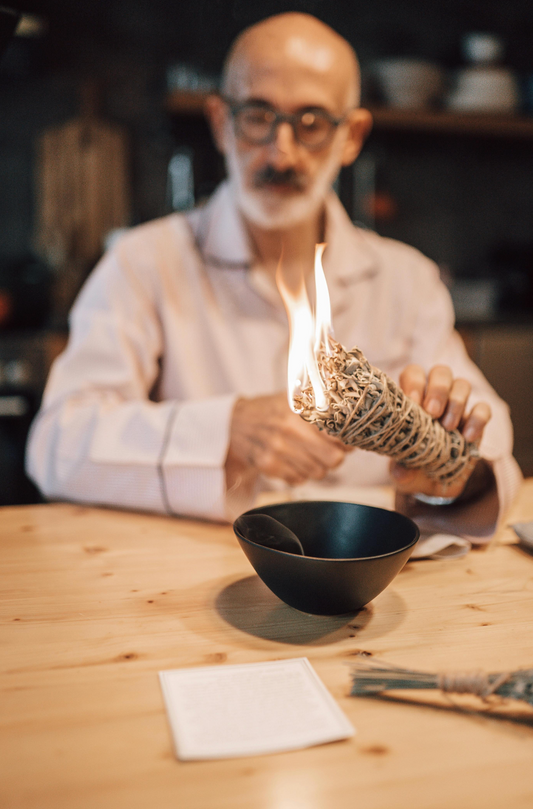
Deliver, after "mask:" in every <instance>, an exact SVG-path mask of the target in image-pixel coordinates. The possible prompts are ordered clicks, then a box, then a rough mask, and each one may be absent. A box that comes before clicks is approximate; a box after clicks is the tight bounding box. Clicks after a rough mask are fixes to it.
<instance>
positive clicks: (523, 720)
mask: <svg viewBox="0 0 533 809" xmlns="http://www.w3.org/2000/svg"><path fill="white" fill-rule="evenodd" d="M360 698H361V699H375V700H379V701H380V702H391V703H394V704H395V705H408V706H411V707H417V708H425V709H429V710H431V711H440V712H441V713H450V712H451V713H457V714H459V716H464V717H466V718H468V719H473V720H474V721H478V722H481V723H484V722H491V721H495V722H500V723H503V724H504V725H505V724H506V723H510V726H511V727H512V726H515V727H516V726H517V725H518V726H522V727H524V728H528V729H529V730H532V729H533V711H532V710H531V708H529V706H528V705H527V704H526V703H523V702H519V701H517V700H501V701H499V700H497V699H496V700H494V701H493V702H489V703H487V704H486V705H484V704H483V702H482V701H481V700H478V699H477V698H476V697H471V696H463V697H459V696H458V695H456V694H453V695H449V696H448V697H446V696H445V695H443V696H442V697H441V696H440V695H439V696H436V700H439V701H438V702H437V701H435V702H434V701H432V699H431V698H425V699H424V698H422V697H421V698H420V699H416V698H410V697H405V696H395V695H394V694H373V695H368V696H365V697H359V696H358V697H356V699H360ZM529 736H530V734H529V733H528V737H529Z"/></svg>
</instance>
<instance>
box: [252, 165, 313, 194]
mask: <svg viewBox="0 0 533 809" xmlns="http://www.w3.org/2000/svg"><path fill="white" fill-rule="evenodd" d="M253 184H254V188H263V187H264V186H269V185H285V186H287V185H288V186H290V187H291V188H294V190H295V191H305V189H306V187H307V182H306V179H305V177H304V176H303V175H302V174H299V173H298V172H297V171H295V169H292V168H289V169H285V170H284V171H278V169H275V168H274V167H273V166H271V165H269V164H267V165H266V166H263V168H261V169H259V170H258V171H257V172H256V174H255V176H254V180H253Z"/></svg>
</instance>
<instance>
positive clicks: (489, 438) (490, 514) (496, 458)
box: [411, 257, 522, 543]
mask: <svg viewBox="0 0 533 809" xmlns="http://www.w3.org/2000/svg"><path fill="white" fill-rule="evenodd" d="M421 260H422V261H423V262H424V264H425V265H426V266H425V268H423V269H424V272H423V273H421V274H418V275H417V277H416V297H417V298H418V306H417V316H416V321H415V323H414V328H413V332H412V334H413V344H412V360H411V361H412V362H414V363H417V364H420V365H422V367H423V368H424V369H425V370H426V371H428V370H429V369H430V368H431V367H432V366H433V365H437V364H443V365H448V366H450V368H451V369H452V371H453V374H454V377H456V378H459V377H460V378H464V379H467V380H468V381H469V382H470V384H471V386H472V392H471V395H470V398H469V401H468V410H471V409H472V407H473V406H474V404H475V403H476V402H479V401H485V402H487V403H488V404H489V405H490V408H491V412H492V416H491V419H490V421H489V423H488V424H487V427H486V428H485V431H484V434H483V438H482V441H481V445H480V454H481V456H482V457H483V458H484V459H485V460H486V461H487V462H488V463H489V464H490V466H491V467H492V471H493V473H494V481H495V485H494V486H493V487H492V489H490V490H489V491H487V492H486V493H485V494H484V495H482V496H480V497H479V498H477V499H475V500H472V501H471V502H468V501H467V502H464V503H460V502H459V503H457V504H454V505H451V506H443V507H431V506H430V507H422V506H418V505H417V506H416V509H417V511H418V513H419V515H420V517H419V518H417V522H419V524H420V526H421V528H423V529H424V530H447V531H452V532H454V533H457V534H461V535H463V536H466V537H467V538H468V539H470V541H472V542H474V543H476V542H477V543H480V542H485V541H488V540H489V539H490V537H491V536H492V535H493V534H494V531H495V530H496V528H497V525H498V523H499V521H501V519H502V518H503V516H504V515H505V513H506V512H507V510H508V508H509V507H510V505H511V503H512V501H513V500H514V498H515V497H516V494H517V492H518V489H519V487H520V483H521V481H522V475H521V472H520V468H519V466H518V464H517V462H516V460H515V459H514V458H513V455H512V450H513V428H512V423H511V417H510V412H509V407H508V405H507V404H506V403H505V402H504V401H503V400H502V399H501V398H500V397H499V396H498V394H497V393H496V391H495V390H494V389H493V388H492V386H491V385H490V384H489V383H488V381H487V380H486V379H485V377H484V376H483V374H482V373H481V371H480V370H479V368H478V367H477V366H476V365H475V364H474V363H473V362H472V360H471V359H470V358H469V356H468V354H467V352H466V349H465V347H464V343H463V341H462V339H461V337H460V335H459V334H458V333H457V331H456V330H455V328H454V319H455V316H454V311H453V304H452V302H451V298H450V295H449V293H448V290H447V289H446V287H445V286H444V284H443V283H442V282H441V281H440V278H439V273H438V269H437V267H436V266H435V265H434V264H433V262H431V261H429V260H428V259H425V258H424V259H422V257H421Z"/></svg>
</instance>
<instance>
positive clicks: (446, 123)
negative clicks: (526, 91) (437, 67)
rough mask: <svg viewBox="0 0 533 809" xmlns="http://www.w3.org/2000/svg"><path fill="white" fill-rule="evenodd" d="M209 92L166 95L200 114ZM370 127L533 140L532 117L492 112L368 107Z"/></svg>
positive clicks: (175, 105) (173, 106) (178, 110)
mask: <svg viewBox="0 0 533 809" xmlns="http://www.w3.org/2000/svg"><path fill="white" fill-rule="evenodd" d="M208 95H209V93H205V92H196V91H188V90H174V91H172V92H171V93H169V94H168V95H167V98H166V104H165V106H166V109H167V111H168V112H169V113H170V114H171V115H202V114H203V111H204V104H205V100H206V98H207V97H208ZM370 111H371V112H372V115H373V117H374V129H375V130H376V131H379V132H389V131H390V132H413V133H424V132H427V133H428V134H434V135H470V136H474V137H489V138H509V139H511V140H514V139H518V140H533V117H532V118H526V117H525V116H519V115H503V114H502V115H495V114H494V113H492V114H491V113H474V112H463V113H460V112H449V111H444V110H404V109H392V108H388V107H371V108H370Z"/></svg>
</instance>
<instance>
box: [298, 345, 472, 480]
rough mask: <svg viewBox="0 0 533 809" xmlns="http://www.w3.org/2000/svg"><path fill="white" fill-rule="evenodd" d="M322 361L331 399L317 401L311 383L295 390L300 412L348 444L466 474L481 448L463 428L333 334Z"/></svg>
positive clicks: (440, 475) (436, 470)
mask: <svg viewBox="0 0 533 809" xmlns="http://www.w3.org/2000/svg"><path fill="white" fill-rule="evenodd" d="M318 366H319V369H320V375H321V378H322V381H323V384H324V387H325V395H326V399H327V403H328V407H327V409H326V410H319V409H318V408H317V407H316V404H315V398H314V393H313V389H312V387H311V385H306V386H305V387H304V388H303V389H302V391H301V392H300V393H299V394H297V395H295V397H294V403H295V406H296V408H297V412H298V413H299V415H300V416H301V417H302V418H303V419H304V420H305V421H308V422H311V423H312V424H316V425H317V427H318V428H319V429H320V430H325V431H326V432H327V433H329V434H330V435H333V436H336V437H337V438H340V440H341V441H343V442H344V443H345V444H347V445H351V446H357V447H359V448H360V449H366V450H370V451H372V452H377V453H378V454H380V455H387V456H389V457H390V458H394V460H395V461H397V462H398V463H401V464H403V466H406V467H407V468H424V471H425V472H426V474H427V475H428V477H432V478H437V479H438V480H440V481H442V482H443V483H445V484H450V483H452V482H454V481H456V480H458V479H460V478H461V477H462V476H464V477H465V478H466V477H467V476H468V474H469V473H470V471H471V470H472V469H473V467H474V465H475V463H476V461H477V460H478V458H479V451H478V447H477V445H476V444H475V443H469V442H467V441H466V439H465V438H464V436H463V435H462V433H461V432H460V431H459V430H451V431H449V430H445V429H444V427H443V426H442V424H441V423H440V422H439V421H436V420H434V419H432V418H431V416H430V415H429V413H427V412H426V411H425V410H424V409H423V408H422V407H420V405H418V404H417V403H416V402H414V401H413V400H412V399H410V398H409V397H408V396H407V395H406V394H405V393H404V392H403V391H402V390H401V388H400V387H399V386H398V385H397V384H396V383H395V382H394V381H393V380H392V379H390V377H388V376H387V375H386V374H385V373H384V372H383V371H380V370H379V368H374V366H372V365H371V364H370V363H369V361H368V360H367V359H366V357H365V356H364V354H363V353H362V352H361V351H360V350H359V349H358V348H357V347H355V348H352V349H351V350H350V351H348V350H347V349H346V348H344V346H342V345H341V344H340V343H337V342H336V341H335V340H333V339H332V338H329V347H328V348H326V346H322V348H321V349H320V350H319V353H318Z"/></svg>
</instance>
